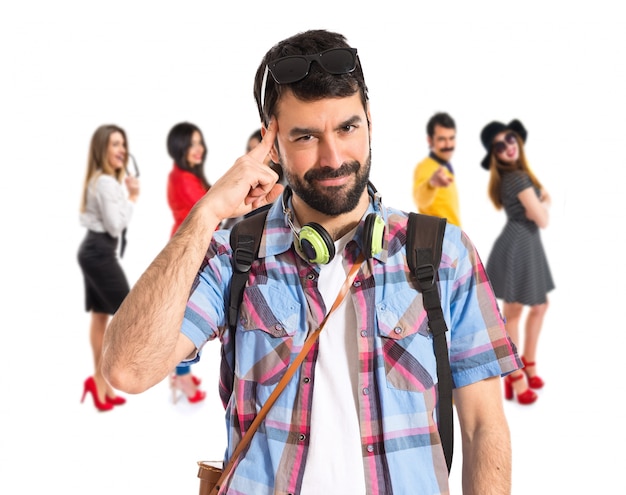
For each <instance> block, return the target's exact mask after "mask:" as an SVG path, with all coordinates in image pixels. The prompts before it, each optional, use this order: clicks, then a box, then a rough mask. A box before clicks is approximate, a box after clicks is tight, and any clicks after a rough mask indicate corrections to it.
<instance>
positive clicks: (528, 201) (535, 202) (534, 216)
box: [517, 187, 550, 229]
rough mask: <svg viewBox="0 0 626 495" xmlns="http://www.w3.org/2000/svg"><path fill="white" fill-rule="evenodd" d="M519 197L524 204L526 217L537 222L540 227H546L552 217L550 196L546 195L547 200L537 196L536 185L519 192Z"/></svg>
mask: <svg viewBox="0 0 626 495" xmlns="http://www.w3.org/2000/svg"><path fill="white" fill-rule="evenodd" d="M544 194H547V193H545V192H544ZM517 198H518V199H519V200H520V202H521V203H522V205H523V206H524V210H525V211H526V218H528V219H529V220H532V221H533V222H535V223H536V224H537V226H538V227H539V228H541V229H545V228H546V227H547V226H548V221H549V219H550V217H549V212H548V207H549V206H550V197H549V196H546V200H542V199H540V197H538V196H537V193H536V192H535V189H534V187H527V188H526V189H524V190H522V191H520V192H519V194H518V195H517Z"/></svg>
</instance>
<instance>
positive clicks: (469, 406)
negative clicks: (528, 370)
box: [453, 376, 512, 495]
mask: <svg viewBox="0 0 626 495" xmlns="http://www.w3.org/2000/svg"><path fill="white" fill-rule="evenodd" d="M453 397H454V404H455V407H456V410H457V415H458V418H459V425H460V429H461V441H462V455H463V468H462V486H463V495H508V494H510V493H511V457H512V453H511V436H510V432H509V427H508V423H507V420H506V416H505V413H504V408H503V404H502V392H501V386H500V377H499V376H494V377H491V378H487V379H484V380H479V381H477V382H474V383H472V384H470V385H466V386H464V387H459V388H457V389H454V391H453Z"/></svg>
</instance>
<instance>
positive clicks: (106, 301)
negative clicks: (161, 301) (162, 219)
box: [78, 125, 139, 411]
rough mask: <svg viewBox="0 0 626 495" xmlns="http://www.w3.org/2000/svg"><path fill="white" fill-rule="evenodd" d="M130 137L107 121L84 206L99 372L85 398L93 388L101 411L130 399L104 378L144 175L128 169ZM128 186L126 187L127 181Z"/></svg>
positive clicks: (84, 250)
mask: <svg viewBox="0 0 626 495" xmlns="http://www.w3.org/2000/svg"><path fill="white" fill-rule="evenodd" d="M128 156H129V154H128V143H127V140H126V133H125V132H124V130H123V129H122V128H120V127H118V126H116V125H103V126H100V127H99V128H98V129H96V131H95V132H94V134H93V136H92V138H91V145H90V147H89V156H88V159H87V173H86V175H85V183H84V186H83V196H82V201H81V206H80V224H81V225H82V226H83V227H85V228H86V229H87V233H86V235H85V237H84V239H83V241H82V243H81V244H80V247H79V250H78V263H79V265H80V268H81V271H82V274H83V279H84V282H85V310H86V311H89V312H91V324H90V343H91V349H92V352H93V360H94V373H93V375H92V376H90V377H88V378H87V379H86V380H85V382H84V388H83V396H82V401H84V400H85V396H86V395H87V393H91V395H92V397H93V402H94V405H95V406H96V409H98V410H99V411H110V410H111V409H113V407H114V406H120V405H122V404H124V403H125V402H126V400H125V399H124V398H123V397H121V396H119V395H117V394H116V393H115V391H114V390H113V388H112V387H111V386H110V385H109V384H108V383H107V382H106V380H105V379H104V377H103V375H102V372H101V369H100V364H101V356H102V340H103V338H104V332H105V330H106V328H107V325H108V323H109V319H110V317H111V315H113V314H114V313H115V312H116V311H117V309H118V308H119V306H120V304H121V303H122V301H123V300H124V298H125V297H126V295H127V294H128V292H129V290H130V287H129V284H128V281H127V279H126V275H125V274H124V271H123V270H122V267H121V265H120V262H119V258H118V254H117V252H118V251H117V250H118V246H119V247H120V256H121V255H122V254H123V249H124V233H125V230H126V227H127V226H128V224H129V222H130V219H131V217H132V214H133V208H134V204H135V202H136V201H137V198H138V196H139V181H138V179H137V178H136V177H131V176H127V175H126V172H125V170H126V165H127V163H128ZM124 186H125V187H124Z"/></svg>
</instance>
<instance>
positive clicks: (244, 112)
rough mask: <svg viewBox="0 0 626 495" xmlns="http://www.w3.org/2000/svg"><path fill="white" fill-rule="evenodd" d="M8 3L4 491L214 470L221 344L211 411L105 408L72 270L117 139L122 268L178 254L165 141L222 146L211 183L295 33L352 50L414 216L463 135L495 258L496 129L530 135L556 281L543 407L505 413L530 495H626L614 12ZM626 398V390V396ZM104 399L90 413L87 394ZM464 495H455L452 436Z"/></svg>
mask: <svg viewBox="0 0 626 495" xmlns="http://www.w3.org/2000/svg"><path fill="white" fill-rule="evenodd" d="M406 5H409V3H406V4H405V3H402V4H400V3H399V2H382V3H381V2H369V1H362V2H337V1H327V0H320V1H317V2H312V3H297V2H286V1H279V2H250V1H245V2H228V3H226V2H220V3H215V2H208V1H204V2H201V1H197V0H179V1H178V2H165V1H161V0H159V1H153V2H132V1H120V0H109V1H107V2H98V3H96V2H85V1H70V0H59V1H57V2H45V1H42V0H35V1H31V2H4V3H3V4H2V6H1V7H0V42H1V46H2V48H1V49H0V67H1V72H0V88H1V91H0V146H1V150H2V158H3V167H2V168H3V172H2V178H1V180H0V207H1V208H0V212H1V215H2V224H3V232H4V233H3V242H2V245H1V246H0V250H1V251H0V254H1V255H2V260H3V268H4V269H3V275H2V277H1V280H2V289H3V290H2V294H3V295H2V296H1V298H0V301H1V310H2V313H1V314H2V336H1V337H0V359H1V361H0V362H1V363H2V364H3V365H4V366H3V368H4V369H3V372H2V373H0V493H5V494H9V493H11V494H12V493H43V492H44V490H48V489H50V490H53V491H55V492H59V493H90V494H97V495H99V494H106V493H109V492H111V491H113V490H115V492H116V493H119V494H135V493H149V492H151V493H159V494H160V493H174V492H176V493H195V492H196V491H197V484H198V483H197V479H196V477H195V476H196V471H197V470H196V467H195V462H196V461H197V460H199V459H206V458H212V459H216V458H219V457H220V456H221V454H222V449H223V447H224V441H225V440H224V432H223V414H222V410H221V405H220V403H219V400H218V398H217V362H216V360H217V355H218V347H219V346H218V345H217V344H215V345H214V346H208V347H211V349H207V351H206V352H205V356H204V360H203V361H202V362H201V363H200V364H198V365H196V366H195V367H194V373H196V374H198V375H200V376H201V377H202V378H203V379H204V387H205V388H206V389H207V391H208V392H209V399H207V401H205V402H204V403H202V404H198V405H190V404H187V403H186V401H185V400H184V399H183V400H182V401H181V402H180V403H179V404H177V405H174V404H172V403H171V401H170V396H169V390H168V387H167V384H166V383H161V384H159V385H158V386H156V387H154V388H153V389H152V390H149V391H148V392H146V393H144V394H141V395H138V396H130V397H128V399H129V400H128V403H127V405H125V406H123V407H121V408H117V409H116V410H114V411H113V412H110V413H97V412H96V411H95V409H94V407H93V405H92V404H91V403H87V402H85V404H82V405H81V404H80V396H81V392H82V383H83V380H84V379H85V378H86V377H87V376H89V375H90V374H91V373H92V361H91V351H90V347H89V340H88V325H89V315H88V314H87V313H85V312H84V308H83V288H82V279H81V275H80V271H79V269H78V265H77V262H76V252H77V249H78V245H79V243H80V241H81V239H82V237H83V235H84V230H83V229H82V228H81V227H80V226H79V224H78V205H79V200H80V194H81V188H82V182H83V179H84V172H85V166H86V157H87V150H88V145H89V140H90V138H91V135H92V133H93V131H94V130H95V129H96V127H98V126H99V125H101V124H103V123H115V124H118V125H120V126H122V127H123V128H124V129H125V130H126V131H127V134H128V139H129V146H130V151H131V152H132V153H133V154H134V155H135V157H136V159H137V162H138V164H139V167H140V169H141V181H142V192H141V197H140V200H139V203H138V205H137V209H136V214H135V217H134V218H133V221H132V224H131V226H130V229H129V244H128V248H127V254H126V256H125V258H124V260H123V265H124V268H125V270H126V273H127V275H128V277H129V280H130V281H131V283H132V282H134V281H135V280H136V278H137V277H138V276H139V274H140V273H141V272H142V271H143V269H144V268H145V267H146V266H147V264H148V263H149V262H150V261H151V259H152V258H153V257H154V255H155V254H156V253H157V252H158V251H159V250H160V249H161V247H162V246H163V245H164V243H165V242H166V241H167V239H168V236H169V232H170V228H171V224H172V219H171V215H170V212H169V210H168V208H167V204H166V200H165V183H166V176H167V173H168V172H169V170H170V167H171V162H170V159H169V157H168V155H167V153H166V148H165V138H166V135H167V132H168V131H169V129H170V128H171V127H172V126H173V125H174V124H175V123H177V122H179V121H183V120H188V121H191V122H194V123H195V124H197V125H198V126H199V127H200V128H201V129H202V130H203V133H204V136H205V139H206V141H207V145H208V148H209V154H208V160H207V172H208V177H209V180H210V181H211V182H214V181H215V180H216V179H217V178H218V177H219V176H220V174H222V173H223V172H224V171H225V170H226V169H227V168H228V167H229V166H230V165H231V164H232V163H233V161H234V160H235V159H236V157H237V156H238V155H239V154H241V153H242V152H243V150H244V147H245V143H246V140H247V137H248V135H249V134H250V133H251V132H252V130H254V129H255V128H256V127H258V116H257V115H256V109H255V105H254V100H253V97H252V83H253V77H254V72H255V70H256V68H257V65H258V63H259V62H260V60H261V58H262V56H263V54H264V53H265V51H266V50H267V49H268V48H270V47H271V46H272V45H273V44H274V43H276V42H278V41H279V40H281V39H283V38H285V37H287V36H290V35H292V34H295V33H296V32H299V31H303V30H306V29H312V28H326V29H330V30H335V31H339V32H341V33H343V34H344V35H345V36H346V37H347V39H348V42H349V43H350V44H352V45H353V46H355V47H357V48H358V50H359V55H360V58H361V62H362V64H363V68H364V72H365V76H366V80H367V83H368V86H369V89H370V98H371V109H372V115H373V143H372V152H373V170H372V180H373V182H374V184H375V185H376V186H377V187H378V189H379V191H381V192H382V194H383V200H384V201H385V202H386V203H387V204H389V205H392V206H396V207H400V208H402V209H406V210H412V209H414V206H413V203H412V199H411V180H412V174H413V168H414V166H415V164H416V163H417V161H419V160H421V159H422V158H423V157H424V156H425V155H426V154H427V153H428V149H427V145H426V132H425V125H426V121H427V120H428V118H429V117H430V115H432V114H433V113H434V112H436V111H447V112H449V113H450V114H451V115H452V116H453V117H454V118H455V120H456V122H457V151H456V152H455V155H454V157H453V165H454V166H455V168H456V171H457V181H458V187H459V190H460V194H461V209H462V219H463V223H464V228H465V230H466V231H467V232H468V234H469V235H470V237H471V238H472V239H473V240H474V242H475V243H476V245H477V246H478V248H479V251H480V252H481V255H482V258H483V260H486V258H487V255H488V253H489V250H490V248H491V244H492V243H493V240H494V239H495V237H496V235H497V234H498V233H499V231H500V229H501V227H502V225H503V223H504V214H503V213H502V212H496V211H495V210H494V209H493V207H492V206H491V204H490V202H489V200H488V199H487V195H486V187H487V173H486V172H485V171H483V170H482V169H481V168H480V165H479V163H480V161H481V159H482V158H483V155H484V150H483V148H482V145H481V143H480V140H479V134H480V130H481V129H482V127H483V126H484V125H485V124H487V123H488V122H489V121H491V120H500V121H503V122H508V121H509V120H511V119H513V118H518V119H520V120H521V121H522V122H523V123H524V124H525V126H526V127H527V129H528V133H529V134H528V141H527V147H526V151H527V156H528V158H529V161H530V163H531V166H532V167H533V169H534V170H535V172H536V173H537V175H538V177H539V178H540V180H542V182H543V183H544V185H545V186H546V188H547V189H548V190H549V191H550V193H551V194H552V197H553V209H552V217H551V225H550V226H549V228H548V229H547V230H545V231H544V232H543V233H542V235H543V239H544V243H545V247H546V251H547V253H548V258H549V260H550V263H551V266H552V270H553V275H554V278H555V281H556V285H557V288H556V290H555V291H554V292H553V293H552V294H551V307H550V310H549V313H548V317H547V321H546V324H545V330H544V333H543V336H542V340H541V343H540V349H539V356H538V362H539V369H540V371H541V373H542V375H543V376H544V379H545V380H546V382H547V385H546V387H545V389H544V390H542V391H540V398H539V400H538V402H537V403H536V404H534V405H533V406H530V407H523V406H520V405H518V404H516V403H510V402H507V403H506V404H505V406H506V411H507V414H508V417H509V422H510V428H511V433H512V438H513V449H514V468H513V493H514V494H515V495H523V494H527V493H537V494H544V493H554V492H556V491H559V492H561V493H573V492H576V493H607V492H608V493H615V492H617V491H619V487H620V486H623V483H622V482H621V476H620V474H621V473H620V472H619V471H618V470H619V468H620V467H621V465H619V464H618V462H617V458H618V457H621V455H620V454H619V452H620V451H621V448H622V446H623V445H624V442H625V441H626V435H625V429H624V426H623V419H624V414H623V413H622V414H620V413H619V412H618V411H619V407H620V404H621V402H622V400H623V399H622V397H621V396H622V394H621V387H619V383H620V382H621V379H622V376H623V373H622V369H621V368H620V367H619V366H618V364H619V363H620V361H621V357H622V353H623V351H622V350H623V348H624V344H625V339H624V336H623V335H624V323H623V320H622V310H623V296H624V293H625V291H624V288H623V286H622V285H621V283H622V282H623V280H624V277H625V275H626V274H625V271H624V264H623V261H622V260H623V254H622V253H621V251H619V250H618V249H617V248H618V246H620V244H618V242H619V241H622V239H623V234H622V235H619V230H618V229H619V228H623V225H624V220H625V218H624V217H625V215H624V206H623V202H622V195H623V192H622V181H621V179H622V175H623V172H622V170H623V166H624V164H625V163H624V161H625V160H624V153H623V146H622V144H623V142H624V134H625V131H626V126H625V125H624V111H625V110H626V105H625V101H624V95H623V92H624V88H625V87H626V84H625V83H626V77H625V75H624V59H625V57H624V55H625V54H624V51H625V50H624V49H625V47H626V36H625V34H624V25H623V19H624V17H623V15H622V14H620V13H619V12H618V2H613V1H605V0H601V1H594V2H589V1H587V2H582V1H571V2H567V3H566V2H549V1H542V2H539V1H527V2H500V1H486V0H477V1H473V2H464V1H458V0H454V1H448V2H424V1H418V2H411V5H412V7H411V10H410V11H409V10H406V9H407V7H406ZM618 387H619V388H618ZM88 399H89V398H88ZM456 440H457V442H456V451H455V459H454V469H453V473H452V477H451V480H452V493H460V484H459V477H460V474H459V473H460V467H461V462H462V455H461V441H460V437H459V436H458V435H457V438H456Z"/></svg>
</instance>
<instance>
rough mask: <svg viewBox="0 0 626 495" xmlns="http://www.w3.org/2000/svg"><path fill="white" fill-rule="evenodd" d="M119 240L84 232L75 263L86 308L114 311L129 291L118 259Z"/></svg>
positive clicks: (107, 311) (89, 309) (87, 309)
mask: <svg viewBox="0 0 626 495" xmlns="http://www.w3.org/2000/svg"><path fill="white" fill-rule="evenodd" d="M117 244H118V239H117V238H115V237H111V236H110V235H109V234H107V233H99V232H92V231H90V230H88V231H87V235H86V236H85V238H84V239H83V242H82V243H81V244H80V247H79V249H78V264H79V265H80V269H81V271H82V272H83V279H84V282H85V310H86V311H94V312H96V313H107V314H110V315H112V314H114V313H115V312H116V311H117V310H118V308H119V307H120V305H121V304H122V301H123V300H124V298H125V297H126V296H127V295H128V292H129V291H130V286H129V285H128V280H127V279H126V275H125V274H124V271H123V270H122V266H121V265H120V263H119V260H118V258H117V253H116V250H117Z"/></svg>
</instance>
